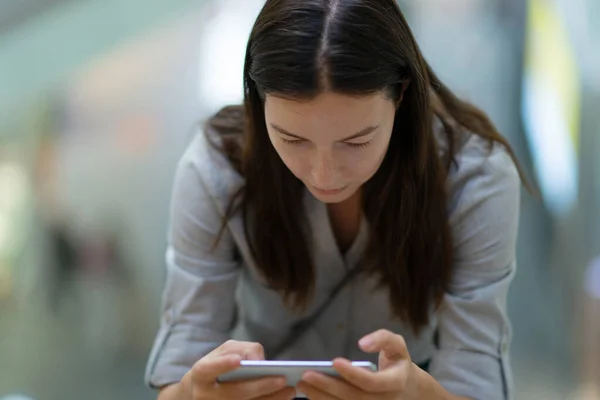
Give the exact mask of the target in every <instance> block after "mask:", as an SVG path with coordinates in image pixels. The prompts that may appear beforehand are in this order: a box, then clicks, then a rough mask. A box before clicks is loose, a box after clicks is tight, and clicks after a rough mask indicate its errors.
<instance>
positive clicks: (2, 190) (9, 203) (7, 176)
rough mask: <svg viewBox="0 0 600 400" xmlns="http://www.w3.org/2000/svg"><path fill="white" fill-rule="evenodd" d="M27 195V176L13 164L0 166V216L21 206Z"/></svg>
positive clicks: (19, 167)
mask: <svg viewBox="0 0 600 400" xmlns="http://www.w3.org/2000/svg"><path fill="white" fill-rule="evenodd" d="M26 193H27V175H26V174H25V171H23V168H21V166H19V165H18V164H15V163H6V164H3V165H0V214H1V213H4V212H9V211H11V210H14V209H15V208H16V207H18V206H19V205H21V204H22V202H23V201H24V200H25V196H26Z"/></svg>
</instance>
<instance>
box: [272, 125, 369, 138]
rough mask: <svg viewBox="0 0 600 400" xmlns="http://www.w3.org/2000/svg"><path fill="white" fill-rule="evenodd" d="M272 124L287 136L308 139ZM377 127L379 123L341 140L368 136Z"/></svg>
mask: <svg viewBox="0 0 600 400" xmlns="http://www.w3.org/2000/svg"><path fill="white" fill-rule="evenodd" d="M270 125H271V127H272V128H273V129H275V130H276V131H277V132H279V133H282V134H284V135H286V136H291V137H293V138H296V139H300V140H308V139H306V138H303V137H302V136H298V135H296V134H293V133H291V132H289V131H286V130H285V129H283V128H282V127H280V126H278V125H275V124H270ZM377 128H379V125H375V126H368V127H366V128H365V129H362V130H360V131H358V132H356V133H355V134H354V135H351V136H348V137H347V138H344V139H342V140H340V142H345V141H347V140H352V139H357V138H359V137H363V136H367V135H368V134H370V133H373V132H375V131H376V130H377Z"/></svg>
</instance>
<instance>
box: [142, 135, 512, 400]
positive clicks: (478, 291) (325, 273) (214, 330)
mask: <svg viewBox="0 0 600 400" xmlns="http://www.w3.org/2000/svg"><path fill="white" fill-rule="evenodd" d="M441 147H442V151H443V145H442V146H441ZM457 160H458V164H459V168H457V169H455V170H453V171H452V172H451V173H450V175H449V177H448V187H449V203H448V209H449V212H450V223H451V227H452V230H453V235H454V250H455V255H454V257H455V260H454V262H455V273H454V277H453V279H452V283H451V288H450V290H449V291H448V293H447V294H446V296H445V299H444V301H443V304H442V306H441V308H440V309H438V310H437V311H436V312H435V314H434V317H433V318H432V319H431V322H430V325H429V327H428V328H427V329H425V330H423V331H422V332H421V333H420V335H419V336H415V335H414V334H413V333H412V332H411V330H410V329H409V327H408V326H407V325H406V324H405V323H403V322H402V321H399V320H398V319H396V318H393V316H392V312H391V309H390V306H389V304H388V295H387V293H386V290H385V289H377V290H375V283H376V282H375V281H373V280H371V279H367V278H361V279H355V280H354V281H353V282H352V283H350V284H349V285H348V286H347V287H346V288H345V290H343V291H342V292H341V293H340V294H339V296H338V297H337V299H336V300H335V301H334V302H333V303H332V304H331V307H330V308H329V309H328V310H327V312H326V313H325V314H323V315H322V316H321V318H319V319H318V320H317V321H316V323H315V325H314V326H313V327H312V328H311V329H310V330H309V331H308V332H306V334H304V335H303V336H302V337H301V338H300V339H299V340H298V341H297V342H296V343H295V344H294V345H293V346H292V348H288V349H287V350H286V351H284V352H283V354H280V355H279V356H278V358H279V359H289V360H294V359H297V360H328V359H332V358H334V357H337V356H344V357H347V358H349V359H354V360H369V361H373V362H376V361H377V360H376V355H367V354H364V353H362V352H361V351H360V350H359V349H358V346H357V341H358V340H359V339H360V338H361V337H362V336H363V335H365V334H367V333H370V332H372V331H375V330H377V329H381V328H385V329H389V330H391V331H393V332H396V333H399V334H401V335H403V336H404V338H405V339H406V342H407V345H408V350H409V352H410V354H411V356H412V358H413V360H414V361H415V362H417V363H419V362H423V361H426V360H431V363H430V367H429V372H430V374H431V375H432V376H433V377H434V378H435V379H437V380H438V382H440V383H441V384H442V385H443V386H444V387H445V388H446V389H447V390H448V391H450V392H452V393H454V394H456V395H462V396H467V397H470V398H473V399H483V400H501V399H510V398H512V374H511V370H510V363H509V354H508V348H509V341H510V324H509V321H508V319H507V315H506V299H507V293H508V289H509V285H510V282H511V280H512V279H513V276H514V273H515V266H516V264H515V246H516V235H517V226H518V218H519V217H518V215H519V191H520V180H519V177H518V174H517V171H516V168H515V165H514V163H513V162H512V160H511V159H510V157H509V156H508V154H507V152H506V151H505V150H504V149H503V148H502V146H499V145H496V146H494V149H493V150H492V151H491V152H489V151H488V145H487V143H486V142H485V141H483V140H482V139H481V138H479V137H478V136H476V135H472V136H470V137H469V138H468V140H466V141H465V142H464V143H463V144H462V146H461V148H460V151H459V153H458V155H457ZM242 184H243V179H242V177H240V176H239V175H238V174H237V173H236V172H235V171H234V170H233V169H232V167H231V166H230V165H229V163H228V162H227V160H225V159H224V157H223V156H222V155H221V154H219V153H218V152H216V151H215V150H214V149H213V148H212V147H211V146H210V145H209V144H208V142H207V138H206V136H205V135H204V134H199V135H197V136H196V138H195V139H194V141H193V142H192V143H191V145H190V146H189V147H188V149H187V151H186V152H185V154H184V155H183V157H182V159H181V161H180V163H179V165H178V169H177V173H176V176H175V183H174V189H173V198H172V206H171V215H170V221H171V223H170V230H169V241H168V249H167V254H166V265H167V280H166V286H165V290H164V294H163V307H162V317H161V322H160V330H159V332H158V335H157V337H156V340H155V343H154V347H153V349H152V352H151V355H150V359H149V361H148V366H147V370H146V382H147V384H148V385H150V386H152V387H160V386H163V385H166V384H170V383H174V382H178V381H179V380H180V379H181V378H182V377H183V375H184V374H185V373H186V372H187V371H188V370H189V369H190V367H191V366H192V365H193V364H194V363H195V362H196V361H197V360H199V359H200V358H202V357H203V356H204V355H205V354H207V353H208V352H210V351H211V350H213V349H214V348H216V347H218V346H219V345H221V344H222V343H223V342H225V341H226V340H228V339H230V338H233V339H237V340H248V341H256V342H260V343H262V344H263V345H264V346H265V348H266V349H269V348H273V347H275V346H277V345H278V344H279V343H280V341H281V340H283V338H284V337H285V336H286V335H287V333H288V332H289V329H290V327H291V326H292V324H293V323H294V322H295V321H297V320H298V319H299V318H301V316H297V315H295V314H292V313H291V312H289V311H288V310H287V309H286V308H285V307H284V304H283V302H282V299H281V298H280V296H279V295H278V294H276V293H275V292H273V291H272V290H270V289H269V288H268V287H267V286H266V285H265V284H264V282H263V280H262V278H261V277H260V275H259V274H258V273H257V270H256V265H255V264H254V262H253V260H252V257H251V256H250V254H249V250H248V243H247V241H246V238H245V236H244V228H243V221H242V218H241V216H240V215H235V216H234V217H233V218H232V219H231V220H230V221H229V223H228V225H227V228H228V229H227V230H226V231H225V234H224V235H223V237H222V240H221V241H220V242H219V244H218V246H217V248H216V249H215V250H214V251H210V249H211V247H212V246H213V243H214V239H215V235H216V234H217V233H218V231H219V229H220V227H221V221H222V217H223V214H224V211H225V207H226V206H227V204H228V202H229V199H230V198H231V196H232V194H233V193H234V192H235V191H236V189H237V188H239V187H240V185H242ZM304 201H305V205H306V217H307V218H308V221H309V223H310V226H311V228H312V232H313V235H312V238H313V240H314V243H313V246H314V247H313V248H314V251H315V255H314V259H315V264H316V265H315V267H316V269H317V282H316V294H315V299H314V302H313V303H312V304H313V305H312V307H309V309H308V310H307V315H308V314H310V312H311V311H313V310H314V308H316V307H317V306H318V305H319V304H321V303H322V302H323V301H325V299H326V297H327V295H328V294H329V292H330V291H331V289H332V287H333V286H335V284H336V283H337V282H338V281H339V280H340V279H342V277H343V276H344V274H345V272H346V270H347V268H353V267H354V266H356V264H357V263H358V262H359V260H360V256H361V253H362V252H363V250H364V248H365V245H366V242H367V237H368V227H367V223H366V221H365V220H363V223H362V224H361V228H360V231H359V234H358V236H357V238H356V240H355V241H354V243H353V245H352V247H351V248H350V249H349V250H348V251H347V252H346V253H345V255H344V256H342V255H341V254H340V252H339V251H338V247H337V246H336V242H335V239H334V236H333V232H332V229H331V227H330V225H329V218H328V217H327V211H326V207H325V205H324V204H322V203H320V202H318V201H317V200H316V199H314V198H313V197H312V196H311V195H310V194H308V192H307V193H306V196H305V200H304ZM235 254H239V255H240V257H238V258H236V257H234V255H235ZM305 316H306V315H305ZM436 331H437V335H438V336H437V346H436V344H435V343H436V342H434V335H435V334H436Z"/></svg>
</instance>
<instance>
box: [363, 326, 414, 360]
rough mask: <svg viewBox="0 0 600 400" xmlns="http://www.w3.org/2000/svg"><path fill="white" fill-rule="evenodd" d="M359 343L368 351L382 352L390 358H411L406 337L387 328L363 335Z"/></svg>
mask: <svg viewBox="0 0 600 400" xmlns="http://www.w3.org/2000/svg"><path fill="white" fill-rule="evenodd" d="M358 345H359V346H360V348H361V349H362V350H363V351H364V352H366V353H378V352H381V353H383V354H382V355H384V356H385V357H386V358H387V359H389V360H395V361H398V360H403V359H410V354H409V353H408V348H407V346H406V341H405V340H404V338H403V337H402V336H400V335H396V334H394V333H392V332H390V331H388V330H385V329H382V330H379V331H376V332H373V333H371V334H369V335H367V336H365V337H363V338H362V339H361V340H360V341H359V342H358Z"/></svg>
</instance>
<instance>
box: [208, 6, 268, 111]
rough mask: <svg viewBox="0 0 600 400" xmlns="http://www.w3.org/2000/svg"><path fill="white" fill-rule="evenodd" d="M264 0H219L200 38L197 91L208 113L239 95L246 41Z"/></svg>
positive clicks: (231, 102)
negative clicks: (220, 1)
mask: <svg viewBox="0 0 600 400" xmlns="http://www.w3.org/2000/svg"><path fill="white" fill-rule="evenodd" d="M263 4H264V0H245V1H243V2H239V1H223V2H222V3H221V7H220V9H219V10H218V12H217V13H216V15H215V17H214V18H213V19H211V21H209V22H208V23H207V24H206V26H205V30H204V32H203V35H202V38H201V42H200V64H199V80H198V93H199V97H200V101H201V102H202V104H203V105H205V106H206V107H207V111H208V112H209V113H213V112H215V111H217V110H219V109H220V108H221V107H223V106H225V105H229V104H240V103H241V102H242V99H243V72H244V60H245V54H246V44H247V42H248V37H249V36H250V32H251V30H252V25H253V24H254V20H255V19H256V16H257V15H258V13H259V11H260V9H261V7H262V6H263Z"/></svg>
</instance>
